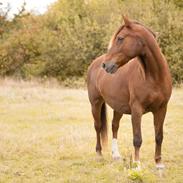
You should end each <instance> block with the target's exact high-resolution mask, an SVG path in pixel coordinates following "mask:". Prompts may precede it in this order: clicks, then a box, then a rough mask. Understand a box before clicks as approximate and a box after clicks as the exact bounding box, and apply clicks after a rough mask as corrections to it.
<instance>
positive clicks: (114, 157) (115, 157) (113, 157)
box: [112, 156, 121, 161]
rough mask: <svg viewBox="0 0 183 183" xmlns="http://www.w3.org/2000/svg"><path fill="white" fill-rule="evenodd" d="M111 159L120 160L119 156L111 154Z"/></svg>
mask: <svg viewBox="0 0 183 183" xmlns="http://www.w3.org/2000/svg"><path fill="white" fill-rule="evenodd" d="M112 159H113V160H114V161H119V160H121V156H112Z"/></svg>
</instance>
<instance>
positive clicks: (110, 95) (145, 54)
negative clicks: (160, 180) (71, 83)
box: [87, 17, 172, 168]
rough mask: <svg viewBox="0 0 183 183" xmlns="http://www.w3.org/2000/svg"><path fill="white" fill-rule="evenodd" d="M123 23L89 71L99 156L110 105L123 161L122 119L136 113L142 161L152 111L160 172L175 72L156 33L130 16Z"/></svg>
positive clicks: (114, 154)
mask: <svg viewBox="0 0 183 183" xmlns="http://www.w3.org/2000/svg"><path fill="white" fill-rule="evenodd" d="M123 19H124V25H122V26H121V27H120V28H119V29H118V30H117V32H116V33H115V34H114V35H113V37H112V39H111V41H110V44H109V48H108V51H107V53H106V54H104V55H102V56H100V57H98V58H97V59H95V60H94V61H93V62H92V63H91V65H90V66H89V68H88V73H87V87H88V96H89V100H90V103H91V109H92V114H93V118H94V126H95V130H96V136H97V143H96V152H97V154H99V155H101V154H102V146H101V140H102V142H103V143H105V142H106V141H107V124H106V123H107V120H106V107H105V103H107V104H108V105H109V106H110V107H111V108H112V109H113V119H112V133H113V139H112V157H113V159H119V158H120V157H121V156H120V153H119V150H118V144H117V132H118V128H119V121H120V119H121V117H122V116H123V114H131V121H132V128H133V145H134V148H135V153H134V161H135V162H138V163H140V158H139V150H140V147H141V144H142V136H141V118H142V115H143V114H145V113H147V112H152V113H153V117H154V128H155V142H156V147H155V162H156V167H157V168H163V167H164V165H163V163H162V159H161V145H162V141H163V123H164V119H165V115H166V111H167V104H168V101H169V99H170V96H171V92H172V81H171V75H170V71H169V68H168V64H167V61H166V59H165V57H164V56H163V54H162V52H161V50H160V48H159V46H158V43H157V41H156V39H155V36H154V34H153V32H152V31H151V30H150V29H148V28H147V27H145V26H143V25H142V24H140V23H138V22H135V21H131V20H129V19H128V18H127V17H123Z"/></svg>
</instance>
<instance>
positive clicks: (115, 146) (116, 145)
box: [112, 138, 121, 160]
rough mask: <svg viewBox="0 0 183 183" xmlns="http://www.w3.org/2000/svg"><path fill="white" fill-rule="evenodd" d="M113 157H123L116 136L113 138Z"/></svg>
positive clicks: (115, 158) (117, 158) (116, 158)
mask: <svg viewBox="0 0 183 183" xmlns="http://www.w3.org/2000/svg"><path fill="white" fill-rule="evenodd" d="M112 158H113V159H114V160H119V159H120V158H121V155H120V153H119V150H118V143H117V139H115V138H113V139H112Z"/></svg>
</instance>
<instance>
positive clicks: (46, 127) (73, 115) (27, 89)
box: [0, 80, 183, 183]
mask: <svg viewBox="0 0 183 183" xmlns="http://www.w3.org/2000/svg"><path fill="white" fill-rule="evenodd" d="M108 119H109V127H110V126H111V122H110V120H111V109H110V110H109V115H108ZM109 129H111V128H109ZM142 134H143V145H142V148H141V162H142V167H143V170H142V171H141V172H140V173H137V175H135V176H134V177H133V176H131V174H130V176H129V171H130V170H129V169H128V168H129V164H130V159H131V154H132V153H133V145H132V129H131V122H130V117H129V116H124V117H123V119H122V120H121V124H120V130H119V147H120V152H121V154H122V156H123V160H121V161H119V162H114V161H112V158H111V148H110V147H111V130H109V137H110V138H109V147H108V149H106V151H105V152H104V158H103V159H101V160H99V159H97V158H96V156H95V131H94V128H93V120H92V116H91V113H90V105H89V101H88V98H87V91H86V90H85V89H66V88H62V87H58V86H56V85H51V84H46V85H40V84H37V83H35V82H34V83H31V82H14V81H11V80H2V81H0V183H5V182H11V183H28V182H32V183H47V182H49V183H61V182H65V183H75V182H78V183H85V182H89V183H95V182H99V183H103V182H105V183H116V182H120V183H126V182H133V178H134V179H135V178H136V179H137V180H135V182H147V183H150V182H154V183H156V182H164V183H182V182H183V89H174V90H173V95H172V97H171V101H170V104H169V107H168V114H167V117H166V122H165V126H164V143H163V160H164V163H165V165H166V169H165V171H164V173H163V175H162V177H159V175H158V172H157V171H156V169H155V166H154V160H153V157H154V129H153V122H152V115H151V114H147V115H145V116H144V117H143V122H142Z"/></svg>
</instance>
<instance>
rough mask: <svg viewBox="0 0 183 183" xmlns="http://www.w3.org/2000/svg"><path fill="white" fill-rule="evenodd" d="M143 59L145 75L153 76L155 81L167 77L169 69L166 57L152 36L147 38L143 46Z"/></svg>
mask: <svg viewBox="0 0 183 183" xmlns="http://www.w3.org/2000/svg"><path fill="white" fill-rule="evenodd" d="M143 60H144V62H145V66H146V71H145V72H146V76H147V77H151V78H153V79H154V80H155V81H161V82H162V81H163V80H164V79H165V77H169V75H170V74H169V69H168V64H167V61H166V59H165V58H164V56H163V54H162V53H161V50H160V48H159V46H158V44H157V42H156V40H154V38H152V37H150V38H148V39H147V46H146V47H145V56H143Z"/></svg>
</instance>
